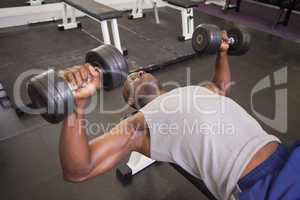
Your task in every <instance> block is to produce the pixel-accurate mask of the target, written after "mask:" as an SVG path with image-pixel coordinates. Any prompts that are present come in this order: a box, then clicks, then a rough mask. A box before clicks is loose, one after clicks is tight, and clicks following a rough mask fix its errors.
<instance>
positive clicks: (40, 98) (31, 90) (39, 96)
mask: <svg viewBox="0 0 300 200" xmlns="http://www.w3.org/2000/svg"><path fill="white" fill-rule="evenodd" d="M47 73H48V71H47V72H46V73H43V74H40V75H38V76H35V77H33V78H31V79H30V80H29V82H28V84H27V91H28V96H29V98H30V99H31V101H32V104H33V105H34V107H36V108H45V110H46V112H45V113H41V115H42V117H43V118H44V119H45V120H46V121H48V122H50V123H58V122H60V121H61V120H62V117H61V116H59V115H57V113H56V112H55V111H56V110H57V106H56V99H55V97H54V95H49V93H48V86H47V85H44V84H42V83H41V82H40V81H39V79H46V80H47V81H48V74H47ZM49 111H51V113H50V112H49Z"/></svg>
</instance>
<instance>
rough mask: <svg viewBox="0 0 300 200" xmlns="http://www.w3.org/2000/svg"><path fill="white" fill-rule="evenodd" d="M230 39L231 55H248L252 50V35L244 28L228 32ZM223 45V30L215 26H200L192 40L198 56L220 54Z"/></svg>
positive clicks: (232, 29)
mask: <svg viewBox="0 0 300 200" xmlns="http://www.w3.org/2000/svg"><path fill="white" fill-rule="evenodd" d="M226 33H227V36H228V39H229V45H230V47H229V50H228V54H229V55H234V56H240V55H243V54H245V53H247V52H248V51H249V49H250V44H251V35H250V33H249V32H248V31H247V30H245V29H243V28H237V27H235V28H231V29H229V30H226ZM221 43H222V32H221V29H220V28H219V27H218V26H216V25H213V24H201V25H199V26H198V27H197V28H196V29H195V31H194V33H193V38H192V46H193V49H194V50H195V52H196V53H198V54H203V53H207V54H215V53H217V52H218V50H219V48H220V46H221Z"/></svg>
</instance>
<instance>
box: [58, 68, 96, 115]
mask: <svg viewBox="0 0 300 200" xmlns="http://www.w3.org/2000/svg"><path fill="white" fill-rule="evenodd" d="M63 74H64V78H65V79H66V80H67V82H68V83H69V84H70V85H71V87H72V88H73V89H74V91H73V95H74V98H75V102H76V105H77V108H78V109H84V108H85V106H86V104H87V102H88V101H89V99H90V98H91V96H93V95H94V94H95V93H96V91H97V89H99V88H100V87H101V78H100V76H101V74H100V72H99V71H97V70H95V68H94V67H92V66H91V65H89V64H83V65H79V66H75V67H72V68H68V69H66V70H65V71H64V72H63Z"/></svg>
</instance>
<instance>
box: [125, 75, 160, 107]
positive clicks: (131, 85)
mask: <svg viewBox="0 0 300 200" xmlns="http://www.w3.org/2000/svg"><path fill="white" fill-rule="evenodd" d="M160 91H161V84H160V82H159V80H158V79H156V78H155V77H154V76H153V75H151V74H150V73H146V72H144V71H139V72H134V73H131V74H129V75H128V78H127V80H126V81H125V83H124V86H123V97H124V100H125V101H126V102H127V103H128V104H129V105H130V106H131V107H133V108H136V109H139V108H141V107H143V106H145V105H146V104H147V103H149V100H150V99H153V98H154V97H156V96H158V95H159V94H160Z"/></svg>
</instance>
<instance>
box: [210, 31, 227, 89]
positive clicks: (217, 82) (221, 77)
mask: <svg viewBox="0 0 300 200" xmlns="http://www.w3.org/2000/svg"><path fill="white" fill-rule="evenodd" d="M228 48H229V44H228V37H227V34H226V33H225V32H223V33H222V44H221V47H220V50H219V52H218V55H217V59H216V65H215V72H214V75H213V78H212V84H210V85H208V86H207V87H208V88H209V89H211V90H213V91H214V92H217V93H219V94H221V95H226V94H227V93H228V90H229V89H230V86H231V72H230V66H229V60H228V54H227V51H228Z"/></svg>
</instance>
